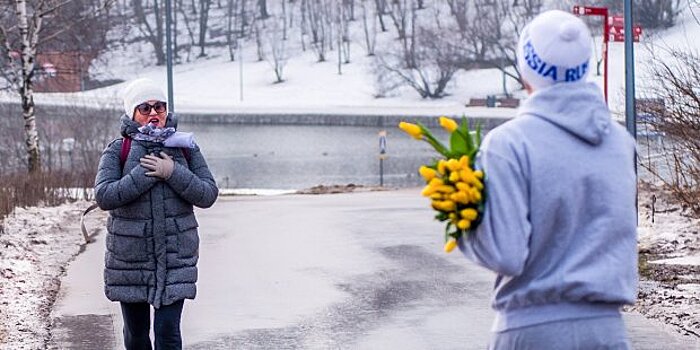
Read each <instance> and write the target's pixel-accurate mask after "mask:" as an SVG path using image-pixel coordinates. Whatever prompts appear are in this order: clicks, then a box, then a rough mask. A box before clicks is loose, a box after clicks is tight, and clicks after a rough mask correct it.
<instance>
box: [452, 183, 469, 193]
mask: <svg viewBox="0 0 700 350" xmlns="http://www.w3.org/2000/svg"><path fill="white" fill-rule="evenodd" d="M455 186H457V189H458V190H460V191H464V192H467V191H469V190H470V189H471V186H469V185H467V183H466V182H458V183H456V184H455Z"/></svg>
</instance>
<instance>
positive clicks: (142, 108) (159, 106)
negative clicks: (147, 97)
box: [136, 101, 168, 115]
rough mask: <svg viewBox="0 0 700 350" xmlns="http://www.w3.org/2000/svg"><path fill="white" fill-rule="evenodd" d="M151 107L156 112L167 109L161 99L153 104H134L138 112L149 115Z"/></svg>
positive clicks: (162, 111)
mask: <svg viewBox="0 0 700 350" xmlns="http://www.w3.org/2000/svg"><path fill="white" fill-rule="evenodd" d="M151 109H155V110H156V113H158V114H160V113H165V111H166V110H167V109H168V104H167V103H165V102H162V101H158V102H156V103H154V104H152V105H151V104H148V103H147V102H144V103H142V104H140V105H138V106H136V110H138V111H139V113H141V114H143V115H149V114H151Z"/></svg>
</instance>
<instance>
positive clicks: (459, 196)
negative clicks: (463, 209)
mask: <svg viewBox="0 0 700 350" xmlns="http://www.w3.org/2000/svg"><path fill="white" fill-rule="evenodd" d="M450 199H451V200H453V201H455V202H457V203H460V204H467V203H469V196H468V195H467V193H466V192H462V191H459V192H456V193H453V194H452V195H450Z"/></svg>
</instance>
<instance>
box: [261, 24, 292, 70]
mask: <svg viewBox="0 0 700 350" xmlns="http://www.w3.org/2000/svg"><path fill="white" fill-rule="evenodd" d="M271 21H272V25H271V26H270V27H269V29H268V30H267V31H266V34H267V40H266V41H267V43H268V46H269V53H270V54H269V55H266V57H267V58H268V62H270V65H272V68H273V70H274V72H275V77H276V80H275V83H282V82H284V78H283V75H284V67H285V66H286V65H287V61H288V59H289V56H288V52H287V45H286V43H287V41H286V40H284V38H283V36H284V35H283V32H284V29H283V27H284V25H285V20H284V18H282V17H277V16H273V17H272V19H271Z"/></svg>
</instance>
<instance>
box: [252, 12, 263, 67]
mask: <svg viewBox="0 0 700 350" xmlns="http://www.w3.org/2000/svg"><path fill="white" fill-rule="evenodd" d="M264 26H265V21H264V20H262V19H259V18H256V19H254V20H253V34H254V35H255V47H256V48H257V50H256V52H257V54H258V61H263V60H265V47H264V46H265V45H264V42H263V31H264Z"/></svg>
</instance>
